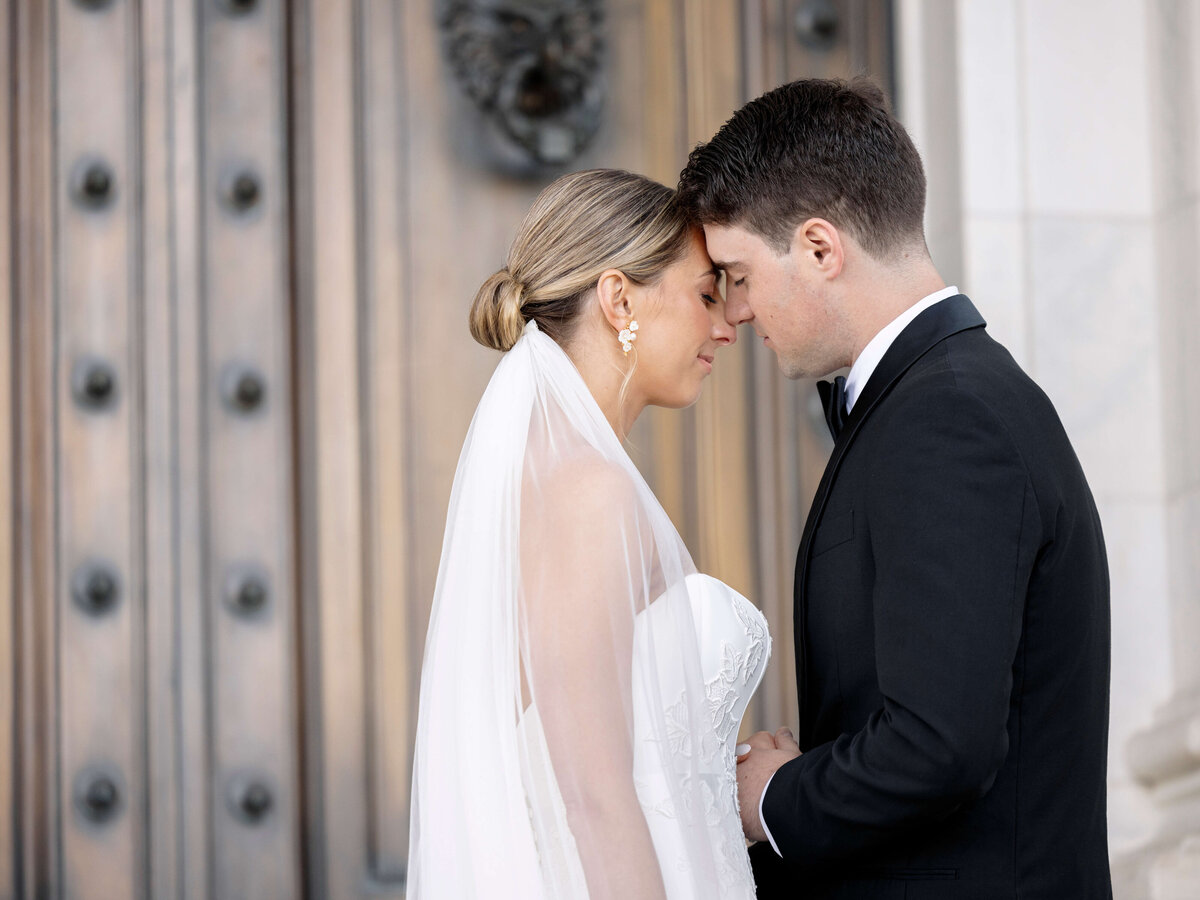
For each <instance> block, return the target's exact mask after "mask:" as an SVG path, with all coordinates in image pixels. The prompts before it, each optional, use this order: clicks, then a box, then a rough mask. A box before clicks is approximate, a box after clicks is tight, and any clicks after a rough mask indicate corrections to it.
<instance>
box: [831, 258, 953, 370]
mask: <svg viewBox="0 0 1200 900" xmlns="http://www.w3.org/2000/svg"><path fill="white" fill-rule="evenodd" d="M855 276H856V277H855V278H854V280H853V283H851V284H847V285H846V286H845V287H846V292H847V303H848V305H849V307H850V309H851V315H852V319H853V322H854V325H853V334H854V347H853V351H852V358H851V364H853V363H854V361H855V360H857V359H858V357H859V355H860V354H861V353H862V351H863V350H864V349H865V348H866V346H867V344H869V343H870V342H871V340H872V339H873V338H874V337H875V335H877V334H879V332H880V331H882V330H883V329H884V328H886V327H887V326H888V324H890V323H891V322H892V320H894V319H895V318H896V317H897V316H899V315H900V314H901V313H903V312H904V311H905V310H906V309H908V308H909V307H911V306H912V305H913V304H915V303H919V302H920V301H921V300H923V299H924V298H925V297H928V296H929V295H930V294H932V293H934V292H935V291H939V290H941V289H942V288H944V287H945V286H946V282H945V281H944V280H943V279H942V276H941V275H940V274H939V273H938V270H937V268H936V267H935V266H934V264H933V260H931V259H930V258H929V255H928V254H927V253H920V254H916V253H913V254H901V255H899V256H897V257H896V258H893V259H889V260H885V261H878V260H875V259H871V258H870V257H867V258H866V259H864V260H861V264H860V265H859V266H857V267H856V271H855Z"/></svg>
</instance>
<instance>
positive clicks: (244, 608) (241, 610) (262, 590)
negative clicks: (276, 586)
mask: <svg viewBox="0 0 1200 900" xmlns="http://www.w3.org/2000/svg"><path fill="white" fill-rule="evenodd" d="M270 597H271V588H270V580H269V579H268V577H267V573H266V572H265V571H264V570H263V569H262V568H261V567H259V566H256V565H253V564H243V565H238V566H235V567H233V568H232V569H231V570H230V572H229V575H228V577H227V578H226V579H225V603H226V604H227V605H228V606H229V608H230V609H231V610H233V611H234V612H235V613H237V614H238V615H240V616H254V615H257V614H259V613H261V612H262V611H263V610H264V609H265V608H266V605H267V601H268V600H269V599H270Z"/></svg>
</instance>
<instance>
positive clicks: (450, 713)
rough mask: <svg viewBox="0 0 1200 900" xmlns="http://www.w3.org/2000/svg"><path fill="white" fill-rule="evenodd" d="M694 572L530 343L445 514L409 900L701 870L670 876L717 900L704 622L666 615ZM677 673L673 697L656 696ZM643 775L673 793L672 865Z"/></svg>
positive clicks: (658, 878)
mask: <svg viewBox="0 0 1200 900" xmlns="http://www.w3.org/2000/svg"><path fill="white" fill-rule="evenodd" d="M694 571H695V569H694V566H693V564H692V561H691V558H690V556H689V555H688V552H687V550H686V548H685V547H684V545H683V543H682V541H681V540H680V538H679V535H678V533H677V532H676V531H675V528H674V527H673V526H672V524H671V522H670V520H669V519H668V517H667V515H666V513H665V512H664V511H663V509H662V507H661V506H660V505H659V503H658V501H657V500H656V499H655V497H654V495H653V493H651V491H650V489H649V487H648V486H647V485H646V483H645V481H644V480H643V479H642V477H641V475H640V474H639V473H638V471H637V469H636V468H635V467H634V465H633V463H632V461H631V460H630V459H629V457H628V455H627V454H626V453H625V451H624V449H623V448H622V446H621V444H620V441H619V440H618V439H617V437H616V435H615V434H614V433H613V430H612V428H611V427H610V426H609V424H608V422H607V421H606V420H605V418H604V415H603V414H602V413H601V411H600V408H599V407H598V406H597V404H596V402H595V400H594V399H593V398H592V396H591V394H590V393H589V392H588V389H587V386H586V385H585V384H584V382H583V379H582V377H581V376H580V374H579V372H578V371H577V370H576V369H575V367H574V365H573V364H572V363H571V361H570V359H569V358H568V357H567V355H566V354H565V353H564V352H563V350H562V349H561V348H560V347H559V346H558V345H557V344H556V343H555V342H554V341H553V340H551V339H550V338H549V337H547V336H546V335H545V334H543V333H542V332H540V331H539V330H538V328H537V326H536V325H534V324H533V323H532V322H531V323H530V324H529V325H528V326H527V327H526V329H525V332H524V334H523V335H522V337H521V339H520V340H519V341H518V342H517V344H516V345H515V346H514V347H513V348H512V350H510V351H509V352H508V353H507V354H505V356H504V357H503V358H502V359H501V361H500V363H499V365H498V366H497V367H496V371H495V373H494V375H493V376H492V379H491V382H490V383H489V385H488V387H487V390H486V391H485V392H484V395H483V398H482V399H481V400H480V402H479V407H478V409H477V410H476V411H475V417H474V419H473V421H472V423H471V428H470V431H469V432H468V434H467V439H466V443H465V445H464V446H463V450H462V456H461V457H460V459H459V464H458V471H457V474H456V475H455V480H454V489H453V493H452V494H451V498H450V507H449V512H448V514H447V518H446V535H445V542H444V544H443V548H442V558H441V565H440V568H439V570H438V578H437V588H436V591H435V594H434V601H433V613H432V618H431V620H430V623H429V634H428V638H427V641H426V645H425V658H424V663H423V670H422V675H421V697H420V711H419V720H418V724H417V735H416V755H415V761H414V766H413V790H412V829H411V843H410V847H409V886H408V896H409V897H410V898H420V900H435V898H454V900H459V898H471V897H487V898H495V897H499V898H507V897H512V898H522V900H525V898H538V897H546V898H554V900H558V898H570V897H587V896H591V897H592V898H600V897H609V896H615V895H616V894H617V893H618V892H621V893H623V895H624V896H630V894H629V893H628V887H629V885H630V884H636V885H637V886H638V887H637V890H636V892H635V893H634V894H633V896H638V897H641V896H646V897H655V896H658V897H662V896H663V887H662V875H661V869H660V865H668V864H669V865H671V866H674V867H677V868H682V869H684V870H686V875H681V874H680V873H679V872H678V871H676V872H675V873H674V874H673V875H672V878H673V879H674V881H675V883H676V884H678V883H679V880H680V878H681V877H682V878H683V879H684V880H686V881H688V882H690V889H689V890H688V892H687V894H686V896H688V897H697V898H704V897H713V896H716V891H717V888H716V887H715V885H716V884H717V883H718V879H717V878H716V875H715V869H714V867H715V860H716V859H717V857H718V854H719V853H720V848H718V847H716V846H713V844H714V838H713V837H712V831H711V829H709V828H707V827H706V824H705V815H706V811H709V814H711V808H712V803H711V797H706V796H705V792H706V791H708V790H710V786H709V784H708V782H706V780H705V778H704V777H702V773H700V772H698V771H697V769H696V766H697V764H696V761H695V760H696V758H697V756H699V755H700V754H699V753H698V752H697V751H698V749H699V748H701V747H702V746H705V745H706V742H711V741H713V740H714V737H713V735H712V734H711V730H712V729H711V725H708V726H707V727H706V724H705V723H707V722H709V721H710V719H709V717H708V714H707V713H706V712H705V708H704V704H705V688H704V680H703V676H702V674H701V668H700V661H699V658H698V653H697V649H696V647H697V645H696V636H695V625H694V623H693V621H692V613H691V607H690V606H689V604H688V603H679V602H668V601H669V600H670V598H671V597H673V596H676V595H677V594H678V593H679V592H680V591H685V592H686V588H685V587H684V585H683V579H684V578H685V577H686V576H687V575H689V574H691V573H693V572H694ZM656 598H657V599H656ZM651 606H653V615H650V614H648V613H647V610H648V609H649V608H650V607H651ZM647 655H648V656H649V658H651V659H654V658H656V657H657V665H656V666H655V665H646V664H645V663H646V659H645V657H646V656H647ZM667 657H669V658H670V666H671V668H672V670H675V669H677V670H678V671H675V672H673V674H672V675H671V677H670V684H669V685H667V684H665V683H662V684H660V682H665V681H666V679H665V678H664V677H661V676H660V675H659V674H656V670H657V672H659V673H661V672H662V663H663V659H664V658H667ZM639 660H641V661H642V662H641V663H640V664H639V662H638V661H639ZM660 688H661V690H660ZM667 694H669V696H668V695H667ZM635 720H636V723H637V727H636V728H635ZM635 759H636V761H637V764H636V766H635ZM635 772H637V773H638V777H639V778H643V777H645V773H647V772H650V773H655V780H656V781H658V782H659V783H658V784H657V785H656V786H655V788H654V790H655V791H656V792H658V795H659V796H660V797H661V796H662V791H663V790H664V788H663V785H665V786H666V787H665V790H666V791H667V792H669V799H667V800H664V801H662V802H661V803H660V804H659V808H660V811H661V810H662V808H666V809H667V810H668V819H669V821H670V822H672V823H677V826H678V833H677V834H675V835H672V836H671V841H670V842H669V843H671V845H672V850H673V853H672V855H669V856H667V857H665V858H668V859H670V862H669V863H666V862H664V863H660V862H659V858H658V855H656V853H655V847H656V842H657V845H658V849H659V850H660V851H661V850H662V849H663V848H662V846H661V844H662V843H663V841H662V838H661V836H660V835H657V834H656V835H655V836H654V839H653V840H652V838H651V835H650V834H649V832H648V830H647V828H646V822H645V819H644V816H643V813H642V810H641V808H640V805H639V798H638V791H639V790H641V791H642V792H643V793H646V789H645V788H644V787H641V786H639V785H637V784H635V777H634V773H635ZM672 827H673V826H672ZM679 848H683V852H682V854H681V853H680V852H679ZM660 855H661V854H660Z"/></svg>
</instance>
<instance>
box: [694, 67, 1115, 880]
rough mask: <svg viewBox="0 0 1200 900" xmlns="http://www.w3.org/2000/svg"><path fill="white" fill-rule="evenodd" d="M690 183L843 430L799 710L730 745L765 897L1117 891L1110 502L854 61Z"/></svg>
mask: <svg viewBox="0 0 1200 900" xmlns="http://www.w3.org/2000/svg"><path fill="white" fill-rule="evenodd" d="M680 194H681V200H682V202H684V203H685V204H686V205H687V206H688V208H689V209H690V210H691V211H692V213H693V215H694V218H695V220H696V221H697V222H698V223H700V224H702V225H703V226H704V233H705V237H706V239H707V243H708V250H709V254H710V255H711V256H712V258H713V261H714V262H715V263H716V265H717V266H718V267H720V268H721V269H722V270H724V272H725V274H726V279H727V282H726V284H727V288H726V304H727V306H726V310H727V311H726V315H727V317H728V318H729V320H730V322H731V323H732V324H735V325H736V324H740V323H743V322H748V323H750V324H751V325H752V326H753V328H754V330H755V331H756V332H758V334H759V335H760V336H761V337H762V338H763V340H764V343H765V344H766V345H767V346H768V347H770V348H771V349H772V350H773V351H774V352H775V354H776V356H777V357H778V360H779V367H780V369H781V370H782V371H783V373H784V375H786V376H787V377H789V378H806V377H816V376H824V375H827V374H829V373H831V372H834V371H835V370H837V369H840V368H843V367H846V366H849V367H850V373H849V375H848V377H846V378H845V379H842V378H840V377H839V378H838V379H836V381H835V382H834V383H833V384H832V385H830V384H828V383H825V384H823V385H822V395H823V399H824V400H825V405H826V417H827V419H828V422H829V427H830V431H831V432H832V434H833V437H834V447H833V454H832V456H831V457H830V460H829V463H828V465H827V466H826V469H825V474H824V476H823V477H822V479H821V483H820V486H819V487H818V489H817V494H816V497H815V499H814V500H813V504H812V508H811V511H810V512H809V516H808V522H807V524H806V525H805V528H804V537H803V540H802V542H801V545H800V552H799V556H798V558H797V563H796V583H795V598H794V599H795V641H796V659H797V672H796V682H797V688H798V691H799V698H800V710H799V733H798V734H797V735H796V736H795V739H794V740H793V738H792V735H791V733H790V732H789V731H788V730H787V729H780V730H779V731H778V732H776V733H775V735H773V736H772V735H770V734H767V733H765V732H763V733H760V734H758V735H755V736H754V738H752V739H751V746H752V748H753V749H752V750H751V751H750V753H749V755H748V756H747V757H745V758H744V760H743V761H742V762H740V763H739V765H738V788H739V794H740V801H741V809H742V821H743V825H744V827H745V830H746V834H747V835H748V836H749V837H750V838H752V839H756V840H758V841H759V842H760V843H758V844H756V845H755V846H754V847H753V849H752V851H751V855H752V858H753V860H754V869H755V878H756V881H757V883H758V896H759V897H760V898H776V897H779V898H782V897H804V898H821V897H838V898H860V897H861V898H866V897H895V898H918V897H919V898H926V897H928V898H935V897H936V898H970V900H990V898H1001V897H1003V898H1018V897H1019V898H1022V900H1034V898H1046V900H1051V898H1053V900H1061V898H1108V897H1111V893H1112V888H1111V885H1110V879H1109V870H1108V854H1107V842H1106V816H1105V802H1106V801H1105V761H1106V756H1107V733H1108V680H1109V598H1108V573H1107V567H1106V562H1105V551H1104V541H1103V537H1102V535H1101V531H1100V521H1099V519H1098V517H1097V514H1096V507H1095V504H1094V503H1093V502H1092V496H1091V492H1090V491H1089V489H1088V485H1087V482H1086V480H1085V479H1084V475H1083V472H1082V470H1081V469H1080V466H1079V462H1078V460H1077V459H1076V457H1075V453H1074V451H1073V450H1072V448H1071V444H1070V442H1069V441H1068V439H1067V436H1066V434H1065V433H1064V431H1063V427H1062V424H1061V423H1060V422H1059V419H1058V416H1057V414H1056V413H1055V411H1054V408H1053V406H1051V404H1050V401H1049V400H1048V399H1047V398H1046V395H1045V394H1043V393H1042V391H1041V390H1040V389H1039V388H1038V386H1037V385H1036V384H1034V383H1033V381H1031V380H1030V379H1029V377H1028V376H1027V375H1026V374H1025V373H1024V372H1023V371H1021V369H1020V367H1019V366H1018V365H1017V364H1016V363H1015V362H1014V361H1013V359H1012V357H1011V356H1010V355H1009V353H1008V351H1007V350H1005V349H1004V348H1003V347H1002V346H1001V345H1000V344H998V343H996V342H995V341H994V340H992V338H991V337H989V336H988V334H987V332H986V330H985V323H984V320H983V319H982V318H981V317H980V315H979V312H978V311H977V310H976V309H975V307H974V306H973V305H972V303H971V301H970V300H968V299H967V298H966V297H965V296H963V295H962V294H960V293H959V292H958V290H957V288H954V287H947V286H946V285H945V283H944V282H943V280H942V278H941V277H940V276H939V275H938V272H937V269H936V268H935V267H934V265H933V262H932V261H931V259H930V257H929V254H928V250H927V249H926V246H925V239H924V234H923V226H922V219H923V215H924V207H925V175H924V172H923V170H922V166H921V161H920V158H919V157H918V155H917V152H916V150H915V149H914V147H913V145H912V142H911V141H910V140H909V137H908V135H907V134H906V133H905V131H904V129H903V128H902V127H901V126H900V124H899V123H898V122H897V121H896V120H895V119H894V118H893V117H892V116H891V115H890V113H889V112H888V110H887V105H886V102H885V100H884V98H883V95H882V94H881V92H880V91H879V89H878V88H877V87H876V86H875V85H873V84H872V83H871V82H869V81H865V80H861V79H860V80H855V81H853V82H850V83H845V82H833V81H799V82H795V83H793V84H788V85H784V86H783V87H780V88H778V89H776V90H774V91H771V92H770V93H768V94H766V95H764V96H762V97H760V98H758V99H757V100H754V101H752V102H751V103H749V104H747V105H746V106H745V107H743V108H742V109H741V110H739V111H738V112H737V113H736V114H735V115H734V116H733V118H732V119H730V120H729V122H727V123H726V124H725V126H724V127H722V128H721V130H720V131H719V132H718V133H717V135H716V136H715V137H714V138H713V139H712V140H711V141H710V142H709V143H707V144H704V145H701V146H700V147H698V148H697V149H696V150H695V151H694V152H693V153H692V155H691V158H690V160H689V161H688V165H687V168H686V169H685V170H684V171H683V174H682V177H681V181H680Z"/></svg>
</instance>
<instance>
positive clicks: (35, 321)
mask: <svg viewBox="0 0 1200 900" xmlns="http://www.w3.org/2000/svg"><path fill="white" fill-rule="evenodd" d="M50 13H51V8H50V5H49V4H40V3H18V4H17V6H16V7H15V17H14V19H13V21H15V23H16V24H15V27H14V43H15V47H16V53H15V55H16V66H15V72H14V73H13V78H14V81H15V90H13V91H12V92H10V93H11V96H12V97H13V104H14V113H15V115H14V120H15V122H16V130H17V133H18V134H20V135H21V140H20V141H18V142H17V143H16V145H15V146H14V150H15V157H16V158H15V166H14V173H13V181H12V184H13V188H14V189H13V201H14V204H13V208H14V210H15V213H16V215H15V218H14V220H13V241H14V247H15V252H14V253H13V254H12V255H11V257H10V260H11V264H12V266H13V273H14V279H13V284H14V290H13V297H14V300H15V301H16V303H17V309H16V318H15V320H14V325H15V333H16V347H17V355H16V359H15V363H16V379H17V392H16V397H15V401H16V406H17V409H16V420H17V423H16V428H15V435H16V439H17V440H16V457H17V459H16V473H15V479H14V480H15V483H16V485H17V490H18V496H17V498H16V499H17V506H16V508H15V510H14V512H15V519H16V528H15V531H16V535H15V537H16V543H15V551H14V552H15V556H16V574H17V588H16V595H17V610H16V626H15V631H16V635H17V677H18V681H19V684H18V686H17V694H16V698H17V704H18V713H17V721H18V728H19V731H20V734H19V736H18V738H17V742H16V743H17V751H16V754H15V756H16V759H17V762H18V766H19V768H20V771H19V774H18V778H17V784H18V790H19V797H18V812H17V816H18V824H17V829H18V832H19V834H18V836H17V853H15V854H14V857H15V859H16V862H17V866H18V872H17V884H18V890H20V891H24V892H30V893H32V892H33V891H35V890H42V891H45V892H46V894H47V895H49V896H58V895H60V894H61V892H62V877H61V867H60V860H61V848H62V843H61V840H60V839H59V835H58V831H57V828H58V823H59V817H58V815H57V810H58V806H59V792H58V781H57V777H56V775H57V767H58V763H57V759H56V755H55V748H56V747H57V733H58V715H57V710H56V707H55V703H56V674H57V672H56V665H55V654H54V649H55V643H54V642H55V628H56V622H57V615H56V614H57V604H56V603H55V602H54V598H55V597H56V596H57V591H58V583H57V572H56V569H55V529H56V525H55V522H56V515H55V510H56V508H57V505H56V502H55V490H56V485H55V463H54V460H55V454H56V452H57V450H56V446H55V435H54V427H53V423H54V408H55V397H54V392H53V388H54V385H55V378H54V370H53V365H54V362H53V360H54V330H53V321H54V319H53V315H52V310H53V308H54V293H53V291H54V288H53V271H54V259H53V232H52V228H51V223H52V221H53V213H52V210H53V206H52V204H53V186H52V184H53V182H52V179H53V172H54V166H53V153H52V144H51V135H52V133H53V105H54V104H53V92H54V62H53V37H52V25H51V15H50Z"/></svg>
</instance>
